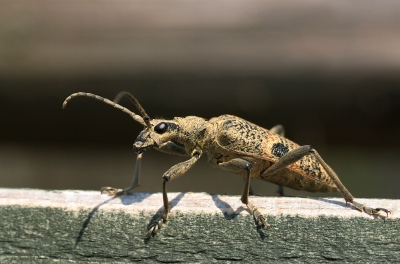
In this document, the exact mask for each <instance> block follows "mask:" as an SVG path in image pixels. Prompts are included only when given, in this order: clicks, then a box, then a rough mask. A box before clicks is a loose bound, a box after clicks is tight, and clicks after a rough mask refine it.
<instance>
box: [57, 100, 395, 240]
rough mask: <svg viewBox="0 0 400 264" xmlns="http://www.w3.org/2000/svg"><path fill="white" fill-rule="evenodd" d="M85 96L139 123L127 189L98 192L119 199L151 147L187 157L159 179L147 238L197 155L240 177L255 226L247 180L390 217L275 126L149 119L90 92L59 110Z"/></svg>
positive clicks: (232, 119) (226, 118)
mask: <svg viewBox="0 0 400 264" xmlns="http://www.w3.org/2000/svg"><path fill="white" fill-rule="evenodd" d="M78 96H85V97H90V98H94V99H97V100H100V101H103V102H104V103H106V104H109V105H111V106H113V107H115V108H117V109H119V110H121V111H123V112H125V113H127V114H128V115H130V116H131V117H132V118H133V119H134V120H135V121H137V122H138V123H140V124H142V125H143V126H144V129H143V130H142V131H141V132H140V134H139V135H138V137H137V138H136V140H135V143H134V144H133V148H134V150H135V151H136V153H137V154H138V155H137V159H136V165H135V172H134V177H133V182H132V185H131V186H130V187H128V188H125V189H117V188H113V187H103V188H101V192H102V193H108V194H109V195H121V194H124V193H126V192H128V191H130V190H132V189H133V188H135V187H137V186H138V185H139V171H140V163H141V158H142V155H143V152H145V151H146V150H147V149H148V148H155V149H157V150H159V151H161V152H164V153H168V154H176V155H182V156H189V157H190V158H189V159H188V160H187V161H184V162H181V163H178V164H176V165H174V166H172V167H171V168H170V169H169V170H167V171H166V172H165V173H164V175H163V176H162V180H163V203H164V213H163V216H162V217H160V219H158V220H157V221H156V222H155V223H154V224H153V225H151V226H150V228H149V230H148V233H147V237H148V238H150V237H151V236H152V235H153V234H155V233H156V232H157V231H158V230H159V229H160V228H161V225H162V223H163V222H165V221H167V219H168V214H169V210H170V204H169V201H168V196H167V189H166V184H167V182H169V181H172V180H175V179H177V178H179V177H180V176H182V175H183V174H184V173H185V172H187V171H188V170H189V169H190V168H191V167H192V166H193V165H194V164H195V163H196V162H197V160H199V159H200V157H201V156H203V155H204V154H207V156H208V162H209V163H210V164H211V165H213V166H215V167H217V168H220V169H223V170H227V171H230V172H233V173H236V174H240V175H241V176H243V177H244V178H245V186H244V189H243V193H242V196H241V198H240V200H241V201H242V203H244V204H245V205H246V206H247V208H248V210H249V211H250V213H251V214H252V215H253V217H254V218H255V220H256V222H257V223H258V224H259V225H260V226H263V227H265V228H267V227H269V226H270V225H269V224H268V222H267V219H266V218H265V217H264V216H263V215H262V214H261V213H260V212H259V210H258V209H257V207H256V206H255V205H254V204H252V203H251V202H250V201H249V191H250V180H251V179H252V178H254V179H260V180H264V181H268V182H272V183H276V184H278V185H281V186H286V187H290V188H293V189H296V190H304V191H310V192H330V191H339V192H340V193H341V194H342V196H343V197H344V199H345V201H346V203H351V204H353V205H354V206H355V208H356V209H358V210H360V211H364V212H365V213H367V214H370V215H378V214H379V212H380V211H382V212H385V213H386V216H388V214H389V213H391V212H390V211H389V210H387V209H384V208H371V207H368V206H366V205H364V204H361V203H358V202H356V201H354V197H353V196H352V195H351V193H350V192H349V191H348V190H347V189H346V187H345V186H344V185H343V183H342V182H341V181H340V179H339V177H338V176H337V175H336V173H335V172H334V171H333V170H332V169H331V167H329V166H328V164H326V163H325V161H324V160H323V159H322V158H321V156H320V155H319V154H318V152H317V151H316V150H315V149H313V148H312V147H311V146H309V145H305V146H299V145H298V144H296V143H294V142H292V141H291V140H289V139H287V138H285V137H284V129H283V127H282V126H281V125H277V126H275V127H273V128H272V129H270V130H267V129H265V128H262V127H260V126H257V125H255V124H253V123H251V122H249V121H246V120H244V119H242V118H239V117H236V116H233V115H222V116H219V117H214V118H211V119H210V120H207V119H204V118H201V117H196V116H187V117H175V118H174V119H172V120H165V119H150V118H149V116H148V115H147V114H146V112H145V110H144V109H143V107H142V106H141V105H140V104H139V102H138V100H137V99H136V98H135V97H134V96H133V95H132V94H130V93H128V92H120V93H119V94H118V95H117V96H116V98H115V100H114V102H113V101H110V100H108V99H106V98H103V97H101V96H98V95H95V94H91V93H84V92H79V93H74V94H71V95H70V96H68V97H67V98H66V99H65V101H64V103H63V108H65V107H66V105H67V103H68V102H69V101H70V100H71V99H72V98H75V97H78ZM124 96H127V97H128V98H130V99H131V101H132V102H133V103H134V105H135V106H136V108H137V109H138V111H139V113H140V115H137V114H135V113H133V112H131V111H130V110H128V109H127V108H125V107H123V106H121V105H119V104H117V102H118V101H119V100H120V99H121V98H122V97H124Z"/></svg>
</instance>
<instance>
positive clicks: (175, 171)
mask: <svg viewBox="0 0 400 264" xmlns="http://www.w3.org/2000/svg"><path fill="white" fill-rule="evenodd" d="M200 157H201V152H200V151H198V150H195V151H193V153H192V157H191V158H190V159H189V160H187V161H184V162H181V163H178V164H176V165H174V166H172V167H171V168H170V169H169V170H167V172H165V173H164V175H163V177H162V178H163V203H164V214H163V216H162V217H160V218H159V219H157V220H156V221H154V223H153V224H151V225H150V227H149V229H148V232H147V234H146V238H148V239H149V238H150V237H151V236H152V235H153V234H155V233H157V231H158V230H159V229H160V228H161V226H162V224H163V223H164V222H165V221H167V220H168V214H169V210H170V208H171V204H170V203H169V201H168V195H167V187H166V185H167V182H168V181H172V180H175V179H177V178H179V177H180V176H182V175H183V174H184V173H185V172H187V171H188V170H189V169H190V168H191V167H192V166H193V165H194V164H195V163H196V161H197V160H199V158H200Z"/></svg>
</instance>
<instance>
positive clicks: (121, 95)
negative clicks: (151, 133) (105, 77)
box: [114, 91, 150, 127]
mask: <svg viewBox="0 0 400 264" xmlns="http://www.w3.org/2000/svg"><path fill="white" fill-rule="evenodd" d="M124 96H127V97H128V98H129V99H130V100H131V102H132V103H133V104H134V105H135V106H136V108H137V109H138V110H139V112H140V114H141V115H142V117H143V120H144V122H145V123H146V126H148V127H150V117H149V116H148V115H147V113H146V111H144V108H143V107H142V105H141V104H140V103H139V101H138V100H137V99H136V97H135V96H133V95H132V94H131V93H130V92H126V91H122V92H119V93H118V94H117V96H115V98H114V103H118V102H119V101H120V100H121V99H122V97H124Z"/></svg>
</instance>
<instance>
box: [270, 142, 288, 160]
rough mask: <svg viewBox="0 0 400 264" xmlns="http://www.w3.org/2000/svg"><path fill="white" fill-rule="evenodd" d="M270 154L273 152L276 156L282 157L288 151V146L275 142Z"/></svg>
mask: <svg viewBox="0 0 400 264" xmlns="http://www.w3.org/2000/svg"><path fill="white" fill-rule="evenodd" d="M271 151H272V154H274V155H275V156H276V157H279V158H280V157H282V156H283V155H285V154H286V153H288V152H289V148H288V147H287V146H285V145H283V144H282V143H276V144H274V145H273V146H272V149H271Z"/></svg>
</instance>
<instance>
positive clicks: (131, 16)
mask: <svg viewBox="0 0 400 264" xmlns="http://www.w3.org/2000/svg"><path fill="white" fill-rule="evenodd" d="M0 6H1V8H0V120H1V129H0V187H10V188H42V189H83V190H99V189H100V188H101V187H102V186H113V187H119V188H122V187H127V186H129V184H130V183H131V180H132V175H133V170H134V163H135V159H136V155H135V153H134V152H133V150H132V143H133V142H134V140H135V138H136V136H137V135H138V133H139V132H140V130H141V129H142V127H141V125H139V124H138V123H135V122H134V121H133V120H132V119H131V118H130V117H129V116H128V115H126V114H124V113H122V112H120V111H118V110H116V109H113V108H112V107H110V106H108V105H106V104H103V103H101V102H98V101H95V100H93V99H89V98H76V99H74V100H72V101H71V102H70V103H69V104H68V107H67V108H66V109H65V110H62V109H61V105H62V102H63V101H64V99H65V98H66V97H67V96H68V95H70V94H71V93H74V92H79V91H84V92H91V93H95V94H98V95H101V96H104V97H107V98H109V99H113V98H114V96H115V95H116V94H117V93H118V92H119V91H122V90H126V91H129V92H131V93H133V94H134V95H135V96H136V97H137V98H138V99H139V101H140V103H141V104H142V105H143V107H144V108H145V109H146V111H147V113H148V114H149V115H150V116H151V117H164V118H173V117H175V116H187V115H197V116H201V117H204V118H211V117H214V116H218V115H221V114H233V115H237V116H240V117H242V118H245V119H247V120H249V121H251V122H254V123H256V124H258V125H260V126H262V127H265V128H270V127H272V126H274V125H276V124H282V125H284V126H285V129H286V136H287V137H288V138H290V139H292V140H294V141H295V142H297V143H299V144H301V145H303V144H311V145H312V146H313V147H314V148H316V149H317V150H318V151H319V152H320V154H321V155H322V157H323V158H324V159H325V160H326V161H327V162H328V164H330V165H331V167H333V168H334V169H335V171H336V172H337V173H338V175H339V177H340V178H341V180H342V181H343V183H344V184H345V185H346V186H347V188H348V189H349V190H350V191H351V192H352V193H353V195H354V196H356V197H365V198H400V188H399V187H400V176H399V175H400V160H399V157H400V155H399V154H400V152H399V147H400V139H399V134H400V124H399V120H400V20H399V13H400V2H399V1H385V2H384V3H383V2H380V1H363V3H362V4H360V2H358V1H314V0H303V1H281V0H269V1H238V0H229V1H228V0H221V1H217V2H215V1H210V0H202V1H197V0H195V1H181V0H170V1H139V0H129V1H128V0H113V1H111V0H99V1H91V0H79V1H78V0H69V1H53V0H41V1H34V2H32V1H28V0H22V1H12V0H0ZM121 104H123V105H125V106H127V107H129V108H130V109H132V110H134V111H136V109H135V108H134V106H133V105H131V104H130V102H129V101H122V102H121ZM184 160H185V158H182V157H175V156H170V155H167V154H162V153H159V152H157V151H154V150H153V151H147V152H146V153H145V154H144V158H143V162H142V173H141V187H140V188H139V189H137V190H138V191H149V192H159V191H161V190H162V180H161V177H162V175H163V173H164V172H165V171H166V170H167V169H168V168H170V167H171V166H172V165H174V164H176V163H178V162H181V161H184ZM253 186H254V189H255V192H257V193H259V194H261V195H266V196H272V195H275V190H276V187H275V186H274V185H273V184H270V183H267V182H259V181H253ZM242 188H243V179H242V178H240V177H239V176H237V175H235V174H230V173H228V172H225V171H222V170H217V169H214V168H213V167H211V166H210V165H208V164H207V158H206V157H203V158H202V159H201V161H199V162H198V164H196V165H195V167H194V168H193V169H192V170H190V171H189V172H188V173H187V174H186V175H185V176H184V177H182V178H179V179H178V180H176V181H173V182H170V183H169V184H168V191H175V192H180V191H185V192H186V191H195V192H209V193H220V194H240V193H241V191H242ZM286 193H287V194H289V195H296V196H313V195H316V196H339V194H321V193H317V194H311V193H306V192H298V191H292V190H288V189H286Z"/></svg>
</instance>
